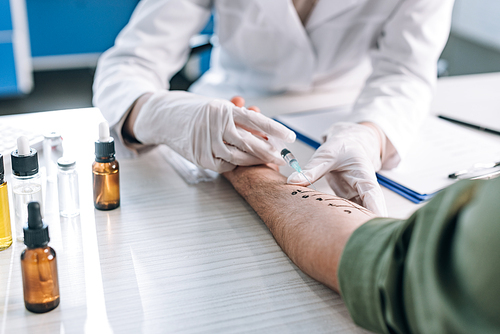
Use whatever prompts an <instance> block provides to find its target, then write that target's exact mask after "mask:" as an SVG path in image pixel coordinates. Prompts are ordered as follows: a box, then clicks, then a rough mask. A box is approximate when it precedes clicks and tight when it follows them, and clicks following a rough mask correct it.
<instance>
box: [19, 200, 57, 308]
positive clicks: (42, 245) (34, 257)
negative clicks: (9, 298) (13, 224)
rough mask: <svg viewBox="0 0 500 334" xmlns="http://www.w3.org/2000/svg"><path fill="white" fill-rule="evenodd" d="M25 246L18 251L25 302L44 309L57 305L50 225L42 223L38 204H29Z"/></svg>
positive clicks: (53, 251) (55, 272)
mask: <svg viewBox="0 0 500 334" xmlns="http://www.w3.org/2000/svg"><path fill="white" fill-rule="evenodd" d="M23 231H24V244H25V245H26V249H25V250H24V251H23V252H22V254H21V270H22V274H23V292H24V306H25V307H26V309H28V311H31V312H34V313H45V312H48V311H50V310H53V309H55V308H56V307H57V306H58V305H59V278H58V276H57V260H56V252H55V250H54V249H53V248H52V247H50V246H48V243H49V241H50V238H49V227H48V226H47V225H46V224H44V223H43V221H42V216H41V214H40V204H38V203H37V202H30V203H29V204H28V224H27V225H26V226H25V227H24V229H23Z"/></svg>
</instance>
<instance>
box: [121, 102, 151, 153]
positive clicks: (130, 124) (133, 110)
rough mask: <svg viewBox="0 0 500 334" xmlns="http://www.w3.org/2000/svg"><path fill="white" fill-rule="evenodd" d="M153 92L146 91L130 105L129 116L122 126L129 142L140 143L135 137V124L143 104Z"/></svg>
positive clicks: (124, 135)
mask: <svg viewBox="0 0 500 334" xmlns="http://www.w3.org/2000/svg"><path fill="white" fill-rule="evenodd" d="M152 95H153V93H145V94H143V95H141V96H139V97H138V98H137V100H135V101H134V103H133V104H132V105H131V106H130V109H129V112H128V115H127V118H126V119H125V123H123V127H122V136H123V139H124V140H125V141H127V142H129V143H140V142H139V141H138V140H137V138H136V137H135V133H134V124H135V121H136V120H137V117H138V116H139V113H140V112H141V109H142V106H144V104H145V103H146V102H147V101H148V100H149V98H150V97H151V96H152Z"/></svg>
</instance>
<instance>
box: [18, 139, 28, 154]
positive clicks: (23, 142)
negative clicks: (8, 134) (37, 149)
mask: <svg viewBox="0 0 500 334" xmlns="http://www.w3.org/2000/svg"><path fill="white" fill-rule="evenodd" d="M30 153H31V149H30V141H29V140H28V137H26V136H21V137H19V138H17V154H18V155H19V156H22V157H26V156H29V155H30Z"/></svg>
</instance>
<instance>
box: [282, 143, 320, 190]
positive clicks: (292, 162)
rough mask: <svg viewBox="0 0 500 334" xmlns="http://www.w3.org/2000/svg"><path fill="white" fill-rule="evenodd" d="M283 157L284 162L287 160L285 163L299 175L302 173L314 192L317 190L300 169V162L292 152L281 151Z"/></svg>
mask: <svg viewBox="0 0 500 334" xmlns="http://www.w3.org/2000/svg"><path fill="white" fill-rule="evenodd" d="M281 156H282V157H283V160H285V162H286V163H287V164H288V165H289V166H290V167H292V168H293V169H295V170H296V171H297V172H298V173H300V174H301V175H302V176H303V177H304V179H306V180H307V182H309V184H310V185H311V187H313V188H314V190H317V189H316V187H315V186H313V184H312V183H311V181H309V179H308V178H307V177H306V176H305V175H304V172H302V168H300V166H299V162H298V161H297V159H295V157H294V156H293V154H292V152H290V151H289V150H288V149H286V148H284V149H282V150H281Z"/></svg>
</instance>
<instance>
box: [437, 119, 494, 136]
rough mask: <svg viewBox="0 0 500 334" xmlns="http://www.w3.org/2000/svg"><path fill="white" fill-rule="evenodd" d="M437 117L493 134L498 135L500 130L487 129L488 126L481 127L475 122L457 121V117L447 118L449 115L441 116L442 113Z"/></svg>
mask: <svg viewBox="0 0 500 334" xmlns="http://www.w3.org/2000/svg"><path fill="white" fill-rule="evenodd" d="M438 117H439V118H441V119H444V120H446V121H448V122H452V123H456V124H460V125H463V126H467V127H469V128H473V129H476V130H480V131H484V132H488V133H492V134H495V135H500V131H497V130H493V129H488V128H485V127H482V126H479V125H475V124H471V123H467V122H463V121H459V120H458V119H454V118H449V117H447V116H443V115H438Z"/></svg>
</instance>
